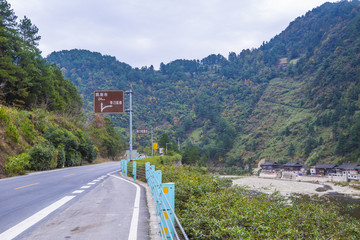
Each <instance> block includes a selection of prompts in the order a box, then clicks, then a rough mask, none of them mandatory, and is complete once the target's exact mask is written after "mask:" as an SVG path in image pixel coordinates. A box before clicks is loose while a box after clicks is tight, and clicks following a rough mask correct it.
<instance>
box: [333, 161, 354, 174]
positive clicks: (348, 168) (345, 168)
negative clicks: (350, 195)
mask: <svg viewBox="0 0 360 240" xmlns="http://www.w3.org/2000/svg"><path fill="white" fill-rule="evenodd" d="M359 170H360V164H357V163H344V164H341V165H340V166H338V167H336V173H340V174H352V175H354V174H359Z"/></svg>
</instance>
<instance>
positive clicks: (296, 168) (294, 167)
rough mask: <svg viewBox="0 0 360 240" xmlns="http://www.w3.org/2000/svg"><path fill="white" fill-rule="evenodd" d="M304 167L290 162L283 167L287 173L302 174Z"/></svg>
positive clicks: (298, 163)
mask: <svg viewBox="0 0 360 240" xmlns="http://www.w3.org/2000/svg"><path fill="white" fill-rule="evenodd" d="M302 167H303V165H302V163H300V162H288V163H285V164H284V165H283V169H284V171H286V172H300V171H301V169H302Z"/></svg>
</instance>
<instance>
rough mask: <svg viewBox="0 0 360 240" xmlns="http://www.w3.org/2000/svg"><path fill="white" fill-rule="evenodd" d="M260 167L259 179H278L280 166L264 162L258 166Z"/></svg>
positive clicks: (275, 163)
mask: <svg viewBox="0 0 360 240" xmlns="http://www.w3.org/2000/svg"><path fill="white" fill-rule="evenodd" d="M260 167H261V172H260V174H259V176H260V177H265V178H276V177H279V176H278V173H280V165H279V164H278V163H277V162H264V163H263V164H261V165H260ZM280 175H281V173H280Z"/></svg>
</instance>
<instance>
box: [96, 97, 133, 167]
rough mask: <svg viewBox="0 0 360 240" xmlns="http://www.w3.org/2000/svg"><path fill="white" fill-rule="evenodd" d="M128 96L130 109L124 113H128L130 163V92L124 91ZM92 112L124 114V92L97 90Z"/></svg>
mask: <svg viewBox="0 0 360 240" xmlns="http://www.w3.org/2000/svg"><path fill="white" fill-rule="evenodd" d="M125 93H126V94H129V95H130V107H129V109H127V110H126V112H129V113H130V124H129V125H130V127H129V133H130V142H129V145H130V161H132V160H133V159H132V112H133V110H132V94H133V92H132V90H129V91H126V92H125ZM94 112H95V113H123V112H124V91H119V90H98V91H94Z"/></svg>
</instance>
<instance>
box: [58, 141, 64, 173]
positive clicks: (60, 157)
mask: <svg viewBox="0 0 360 240" xmlns="http://www.w3.org/2000/svg"><path fill="white" fill-rule="evenodd" d="M57 151H58V155H57V167H58V168H62V167H64V166H65V161H66V154H65V150H64V146H63V145H60V146H59V148H58V149H57Z"/></svg>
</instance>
